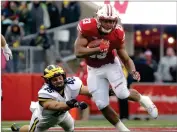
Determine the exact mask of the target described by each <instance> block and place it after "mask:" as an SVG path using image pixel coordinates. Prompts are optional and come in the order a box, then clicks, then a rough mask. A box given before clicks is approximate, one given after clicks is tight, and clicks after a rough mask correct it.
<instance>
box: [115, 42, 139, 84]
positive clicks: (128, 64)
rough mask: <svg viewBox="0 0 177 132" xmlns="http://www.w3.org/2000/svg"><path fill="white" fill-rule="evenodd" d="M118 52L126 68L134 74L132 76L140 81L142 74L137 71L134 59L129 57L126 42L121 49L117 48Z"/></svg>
mask: <svg viewBox="0 0 177 132" xmlns="http://www.w3.org/2000/svg"><path fill="white" fill-rule="evenodd" d="M117 54H118V56H119V58H120V59H121V61H122V62H123V63H124V65H125V67H126V69H127V70H128V71H129V73H130V74H131V75H132V77H133V78H134V79H135V80H137V81H140V74H139V72H137V71H136V68H135V64H134V62H133V60H132V59H131V58H130V57H129V55H128V53H127V51H126V49H125V44H122V45H121V46H120V48H119V49H117Z"/></svg>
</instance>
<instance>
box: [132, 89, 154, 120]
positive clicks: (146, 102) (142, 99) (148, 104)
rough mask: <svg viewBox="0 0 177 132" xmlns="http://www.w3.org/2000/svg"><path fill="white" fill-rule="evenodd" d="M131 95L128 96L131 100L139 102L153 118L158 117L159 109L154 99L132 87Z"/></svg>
mask: <svg viewBox="0 0 177 132" xmlns="http://www.w3.org/2000/svg"><path fill="white" fill-rule="evenodd" d="M129 91H130V96H129V97H128V99H129V100H132V101H136V102H139V103H140V104H141V105H142V106H143V107H144V108H145V109H146V110H147V112H148V113H149V115H150V116H151V117H152V118H155V119H156V118H157V117H158V109H157V107H156V106H155V104H154V103H153V102H152V100H151V99H150V98H149V97H148V96H145V95H141V94H140V93H139V92H138V91H137V90H135V89H130V90H129Z"/></svg>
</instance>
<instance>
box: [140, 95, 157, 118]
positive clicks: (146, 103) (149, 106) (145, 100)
mask: <svg viewBox="0 0 177 132" xmlns="http://www.w3.org/2000/svg"><path fill="white" fill-rule="evenodd" d="M140 104H141V105H142V106H143V107H144V108H145V109H146V110H147V112H148V113H149V115H150V116H151V117H152V118H154V119H156V118H157V117H158V109H157V107H156V106H155V104H154V103H153V102H152V101H151V99H150V98H149V97H148V96H141V101H140Z"/></svg>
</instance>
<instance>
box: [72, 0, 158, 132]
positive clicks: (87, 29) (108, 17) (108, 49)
mask: <svg viewBox="0 0 177 132" xmlns="http://www.w3.org/2000/svg"><path fill="white" fill-rule="evenodd" d="M118 19H119V14H118V12H117V11H116V9H115V8H114V7H113V6H111V5H110V4H105V5H103V6H101V7H100V8H99V9H98V11H97V13H96V18H85V19H83V20H81V21H80V22H79V24H78V31H79V32H78V37H77V39H76V41H75V55H76V56H77V57H80V58H85V59H86V63H87V65H88V78H87V84H88V88H89V92H90V93H91V94H92V97H93V100H94V101H95V103H96V105H97V107H98V108H99V110H100V111H101V112H102V114H103V115H104V117H105V118H106V119H107V120H108V121H109V122H110V123H111V124H112V125H114V126H115V128H116V129H118V130H119V131H129V129H128V128H127V127H126V126H125V125H124V124H123V123H122V122H121V121H120V120H119V117H118V115H117V113H116V112H115V111H114V110H113V109H112V108H111V107H110V105H109V94H108V92H109V83H110V84H111V86H112V89H113V91H114V93H115V95H116V96H117V97H118V98H120V99H125V98H128V99H129V100H132V101H136V102H139V103H140V104H141V105H142V106H144V107H145V108H146V110H147V111H148V113H149V114H150V115H151V116H152V117H153V118H157V116H158V110H157V108H156V106H155V105H154V104H153V102H152V101H151V99H150V98H149V97H147V96H143V95H141V94H140V93H139V92H138V91H136V90H134V89H130V90H128V89H127V84H126V80H125V77H124V75H123V71H122V68H121V64H120V62H119V60H118V59H117V58H115V57H114V54H112V51H113V50H117V54H118V56H119V58H120V59H121V60H122V62H123V63H124V65H125V66H126V68H127V70H128V71H129V73H130V74H131V75H132V76H133V78H134V79H135V80H137V81H139V80H140V74H139V73H138V72H137V71H136V68H135V65H134V63H133V61H132V59H131V58H130V57H129V56H128V53H127V51H126V50H125V43H124V39H125V33H124V30H123V28H122V27H121V26H120V25H118ZM95 39H103V40H106V41H100V45H99V46H97V47H94V48H88V44H89V42H90V41H93V40H95ZM108 42H109V45H108Z"/></svg>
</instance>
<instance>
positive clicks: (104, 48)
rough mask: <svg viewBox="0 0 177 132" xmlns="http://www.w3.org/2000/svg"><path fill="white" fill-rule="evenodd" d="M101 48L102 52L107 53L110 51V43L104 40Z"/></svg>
mask: <svg viewBox="0 0 177 132" xmlns="http://www.w3.org/2000/svg"><path fill="white" fill-rule="evenodd" d="M99 48H100V52H107V51H108V49H109V41H107V40H103V39H102V40H101V42H100V46H99Z"/></svg>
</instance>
